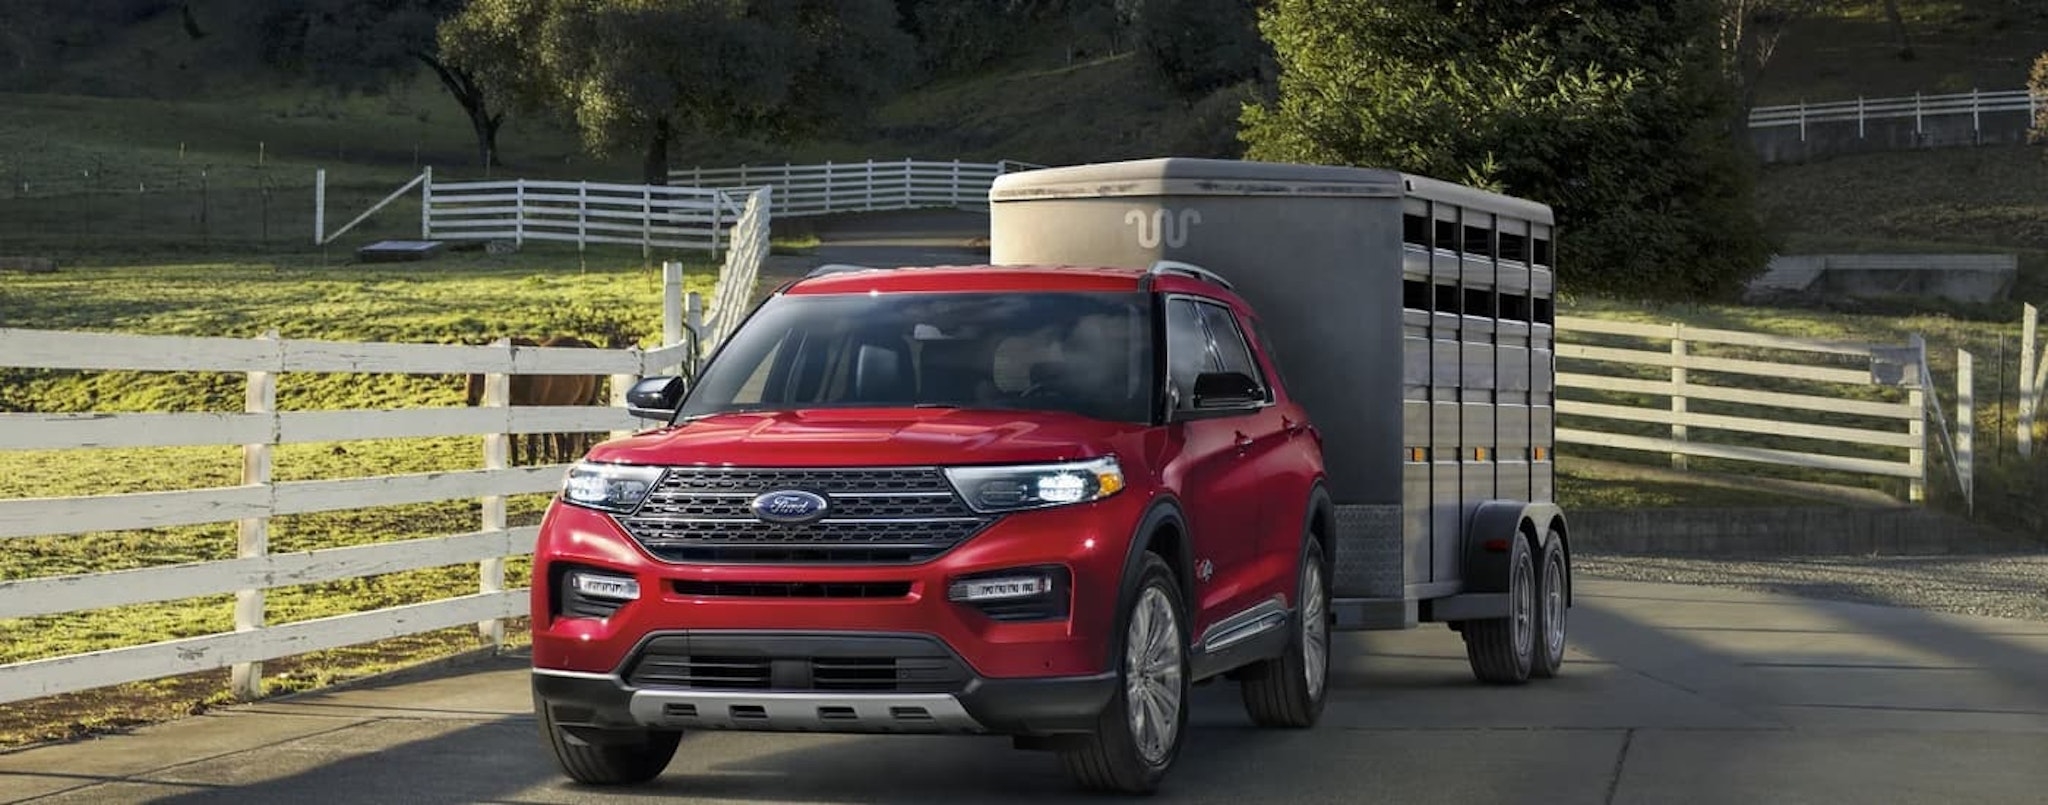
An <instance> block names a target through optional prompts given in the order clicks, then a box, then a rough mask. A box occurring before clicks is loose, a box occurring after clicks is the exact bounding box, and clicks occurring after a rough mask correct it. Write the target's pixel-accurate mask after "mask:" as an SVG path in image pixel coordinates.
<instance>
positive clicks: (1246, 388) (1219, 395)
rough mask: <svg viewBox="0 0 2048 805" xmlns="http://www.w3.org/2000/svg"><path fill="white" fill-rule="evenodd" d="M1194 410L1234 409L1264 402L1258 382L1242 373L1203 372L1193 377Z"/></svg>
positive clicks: (1262, 392) (1264, 397)
mask: <svg viewBox="0 0 2048 805" xmlns="http://www.w3.org/2000/svg"><path fill="white" fill-rule="evenodd" d="M1194 393H1195V399H1194V403H1195V407H1196V408H1234V407H1238V406H1245V405H1254V404H1257V403H1261V402H1265V400H1266V393H1265V392H1264V391H1261V390H1260V389H1259V382H1258V381H1256V380H1253V379H1251V377H1250V376H1249V375H1246V374H1245V373H1243V372H1203V373H1201V374H1200V375H1197V376H1196V377H1195V391H1194Z"/></svg>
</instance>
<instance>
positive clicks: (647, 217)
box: [640, 169, 697, 260]
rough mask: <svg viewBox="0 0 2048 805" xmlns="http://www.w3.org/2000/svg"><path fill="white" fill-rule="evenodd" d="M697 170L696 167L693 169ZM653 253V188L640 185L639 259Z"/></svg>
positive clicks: (643, 258)
mask: <svg viewBox="0 0 2048 805" xmlns="http://www.w3.org/2000/svg"><path fill="white" fill-rule="evenodd" d="M693 170H697V169H693ZM653 254H654V188H653V187H650V186H647V185H641V186H640V259H642V260H645V259H647V258H648V257H650V256H652V255H653Z"/></svg>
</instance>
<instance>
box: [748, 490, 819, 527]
mask: <svg viewBox="0 0 2048 805" xmlns="http://www.w3.org/2000/svg"><path fill="white" fill-rule="evenodd" d="M830 505H831V504H830V503H827V502H826V501H825V497H824V496H823V495H818V494H814V493H811V492H805V491H803V490H800V489H785V490H782V491H779V492H769V493H767V494H764V495H762V496H760V497H757V498H754V504H753V509H754V516H755V517H759V518H761V519H763V520H766V521H768V522H771V523H809V522H813V521H815V520H818V519H819V518H822V517H824V516H825V509H826V508H827V507H829V506H830Z"/></svg>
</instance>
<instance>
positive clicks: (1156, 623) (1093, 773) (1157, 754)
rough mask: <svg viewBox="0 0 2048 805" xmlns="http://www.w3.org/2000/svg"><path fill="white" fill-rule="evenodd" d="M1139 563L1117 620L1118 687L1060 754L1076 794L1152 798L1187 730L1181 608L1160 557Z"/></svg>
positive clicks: (1188, 685)
mask: <svg viewBox="0 0 2048 805" xmlns="http://www.w3.org/2000/svg"><path fill="white" fill-rule="evenodd" d="M1139 561H1141V562H1143V563H1144V565H1143V567H1142V569H1141V570H1140V571H1139V575H1138V589H1137V591H1136V592H1135V593H1134V594H1132V596H1131V600H1130V603H1128V604H1126V605H1125V608H1124V611H1123V612H1122V613H1121V614H1120V615H1119V617H1118V622H1119V623H1120V624H1121V625H1122V627H1123V630H1124V639H1123V646H1124V650H1123V660H1122V662H1121V663H1119V667H1118V674H1117V678H1118V682H1119V683H1120V684H1118V685H1117V690H1116V693H1115V695H1113V696H1111V697H1110V700H1109V706H1108V707H1104V708H1102V715H1101V716H1100V717H1099V719H1098V720H1097V722H1096V726H1095V732H1094V734H1092V735H1088V736H1086V737H1084V738H1082V739H1081V740H1080V741H1078V742H1077V743H1076V744H1075V745H1073V746H1070V747H1068V748H1066V749H1063V750H1061V752H1060V760H1061V761H1063V762H1064V763H1065V764H1066V767H1067V772H1068V774H1070V775H1072V776H1073V778H1074V780H1075V781H1076V782H1078V783H1079V784H1080V785H1081V786H1082V787H1083V788H1089V789H1094V790H1098V791H1113V792H1119V793H1130V794H1145V793H1151V792H1152V791H1154V790H1156V789H1157V788H1158V787H1159V781H1160V780H1163V779H1165V777H1166V771H1167V769H1168V768H1170V767H1172V766H1173V761H1174V759H1175V758H1176V757H1178V756H1179V755H1180V747H1181V743H1182V740H1181V736H1182V735H1184V734H1185V733H1186V732H1187V724H1188V716H1187V713H1188V698H1189V695H1190V694H1191V692H1192V690H1191V689H1192V683H1191V681H1190V679H1191V677H1190V676H1189V668H1188V652H1187V646H1188V629H1189V624H1188V619H1187V606H1186V604H1185V603H1184V602H1182V600H1181V595H1180V586H1179V584H1177V583H1176V582H1175V581H1174V576H1173V571H1172V570H1171V569H1170V568H1169V567H1168V566H1167V564H1166V560H1165V559H1162V558H1160V556H1159V554H1156V553H1152V552H1150V551H1147V552H1146V553H1145V554H1144V557H1143V558H1142V559H1140V560H1139Z"/></svg>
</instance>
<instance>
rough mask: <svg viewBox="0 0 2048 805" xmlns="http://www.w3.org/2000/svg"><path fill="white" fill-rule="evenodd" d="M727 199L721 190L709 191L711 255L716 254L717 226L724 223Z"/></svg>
mask: <svg viewBox="0 0 2048 805" xmlns="http://www.w3.org/2000/svg"><path fill="white" fill-rule="evenodd" d="M727 201H728V199H727V198H726V195H725V191H723V190H713V191H711V256H713V257H717V256H718V228H719V227H720V226H722V225H724V221H725V204H726V202H727Z"/></svg>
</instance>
